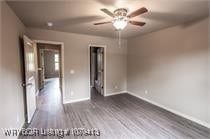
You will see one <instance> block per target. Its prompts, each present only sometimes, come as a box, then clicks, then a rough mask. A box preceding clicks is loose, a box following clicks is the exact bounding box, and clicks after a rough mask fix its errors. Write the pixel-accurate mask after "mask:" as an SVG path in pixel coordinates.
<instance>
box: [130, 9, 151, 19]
mask: <svg viewBox="0 0 210 139" xmlns="http://www.w3.org/2000/svg"><path fill="white" fill-rule="evenodd" d="M146 12H148V10H147V9H146V8H145V7H143V8H140V9H138V10H136V11H134V12H132V13H130V14H129V15H128V16H127V17H128V18H133V17H135V16H138V15H140V14H143V13H146Z"/></svg>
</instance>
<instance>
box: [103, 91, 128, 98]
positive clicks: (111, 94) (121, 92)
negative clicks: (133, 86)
mask: <svg viewBox="0 0 210 139" xmlns="http://www.w3.org/2000/svg"><path fill="white" fill-rule="evenodd" d="M124 93H127V91H120V92H113V93H108V94H105V95H104V96H105V97H108V96H113V95H118V94H124Z"/></svg>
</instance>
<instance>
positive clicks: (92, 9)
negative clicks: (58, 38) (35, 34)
mask: <svg viewBox="0 0 210 139" xmlns="http://www.w3.org/2000/svg"><path fill="white" fill-rule="evenodd" d="M7 2H8V4H9V6H10V7H11V8H12V9H13V10H14V12H15V13H16V14H17V16H18V17H19V18H20V19H21V20H22V22H23V23H24V24H25V25H26V26H27V27H34V28H44V29H52V30H58V31H64V32H73V33H82V34H91V35H99V36H108V37H117V32H116V31H115V30H114V27H113V26H112V24H105V25H101V26H94V25H93V23H94V22H101V21H109V20H111V19H112V18H111V17H109V16H108V15H106V14H105V13H103V12H101V11H100V9H102V8H107V9H109V10H110V11H114V10H115V9H116V8H122V7H123V8H128V10H129V12H131V11H134V10H136V9H138V8H141V7H143V6H144V7H146V8H147V9H148V10H149V12H148V13H146V14H143V15H141V16H138V17H135V18H134V19H135V20H136V21H144V22H146V23H147V24H146V25H145V26H144V27H138V26H133V25H128V26H127V27H126V28H125V30H123V32H122V36H123V37H124V38H130V37H134V36H137V35H140V34H143V33H147V32H152V31H156V30H159V29H162V28H166V27H170V26H173V25H177V24H179V23H183V22H188V21H192V20H195V19H198V18H203V17H206V16H208V13H209V11H208V0H66V1H62V0H61V1H58V0H48V1H47V0H45V1H43V0H42V1H40V0H36V1H35V0H33V1H32V0H30V1H29V0H28V1H21V0H16V1H7ZM47 22H53V24H54V25H53V27H48V26H47V24H46V23H47Z"/></svg>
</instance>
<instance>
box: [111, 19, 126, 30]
mask: <svg viewBox="0 0 210 139" xmlns="http://www.w3.org/2000/svg"><path fill="white" fill-rule="evenodd" d="M127 24H128V21H127V20H126V19H125V18H117V19H114V21H113V26H114V27H115V29H116V30H123V29H124V28H125V27H126V26H127Z"/></svg>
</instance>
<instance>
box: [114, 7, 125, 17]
mask: <svg viewBox="0 0 210 139" xmlns="http://www.w3.org/2000/svg"><path fill="white" fill-rule="evenodd" d="M127 13H128V10H127V9H125V8H119V9H116V10H115V11H114V16H115V17H126V16H127Z"/></svg>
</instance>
